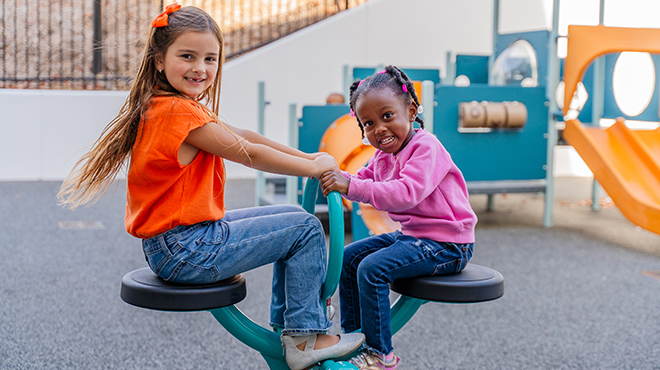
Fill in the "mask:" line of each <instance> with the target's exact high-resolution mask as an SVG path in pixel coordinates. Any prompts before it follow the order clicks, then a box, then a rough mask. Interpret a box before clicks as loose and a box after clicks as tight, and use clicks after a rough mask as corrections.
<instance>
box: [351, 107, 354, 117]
mask: <svg viewBox="0 0 660 370" xmlns="http://www.w3.org/2000/svg"><path fill="white" fill-rule="evenodd" d="M351 117H355V112H353V110H352V109H351Z"/></svg>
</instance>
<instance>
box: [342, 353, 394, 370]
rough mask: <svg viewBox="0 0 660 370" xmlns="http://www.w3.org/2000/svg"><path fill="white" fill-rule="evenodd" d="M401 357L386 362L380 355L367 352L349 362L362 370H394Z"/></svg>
mask: <svg viewBox="0 0 660 370" xmlns="http://www.w3.org/2000/svg"><path fill="white" fill-rule="evenodd" d="M399 360H400V359H399V357H398V356H394V358H393V359H392V360H390V361H387V360H385V359H384V358H383V357H382V356H381V355H379V354H378V353H376V352H374V351H371V350H367V351H364V352H362V353H360V354H359V355H357V356H355V357H353V358H352V359H350V360H349V361H348V362H350V363H351V364H353V365H355V366H357V368H358V369H360V370H394V369H396V368H397V365H398V364H399Z"/></svg>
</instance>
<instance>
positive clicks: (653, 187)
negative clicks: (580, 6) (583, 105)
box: [563, 25, 660, 234]
mask: <svg viewBox="0 0 660 370" xmlns="http://www.w3.org/2000/svg"><path fill="white" fill-rule="evenodd" d="M623 51H634V52H648V53H660V29H643V28H619V27H605V26H603V25H599V26H569V27H568V52H567V54H566V62H565V67H564V81H565V93H564V115H566V113H567V112H568V109H569V105H570V101H571V99H572V97H573V95H574V93H575V91H576V88H577V84H578V82H579V81H580V80H581V79H582V76H583V75H584V71H585V70H586V69H587V67H588V66H589V64H591V62H592V61H593V60H594V59H595V58H597V57H598V56H600V55H603V54H607V53H613V52H623ZM563 136H564V138H565V139H566V141H568V143H569V144H571V145H572V146H573V147H574V148H575V150H576V151H577V152H578V154H580V156H581V157H582V159H583V160H584V162H585V163H586V164H587V166H589V168H590V169H591V172H592V173H593V174H594V177H595V178H596V179H597V180H598V182H599V183H600V184H601V186H602V187H603V189H605V191H606V192H607V193H608V194H609V196H610V197H611V198H612V200H613V201H614V203H615V204H616V205H617V207H618V208H619V210H620V211H621V213H622V214H623V215H624V216H625V217H626V218H628V219H629V220H630V221H631V222H632V223H634V224H636V225H638V226H640V227H642V228H644V229H647V230H649V231H652V232H654V233H656V234H660V128H659V129H656V130H652V131H650V130H647V131H633V130H630V129H629V128H628V127H627V126H626V125H625V121H624V120H623V119H618V120H617V122H616V123H615V124H614V125H612V126H611V127H609V128H607V129H601V128H596V127H593V128H591V127H590V128H587V127H584V126H583V125H582V123H580V121H579V120H577V119H570V120H567V121H566V128H565V129H564V132H563Z"/></svg>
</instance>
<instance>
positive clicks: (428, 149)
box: [321, 66, 477, 369]
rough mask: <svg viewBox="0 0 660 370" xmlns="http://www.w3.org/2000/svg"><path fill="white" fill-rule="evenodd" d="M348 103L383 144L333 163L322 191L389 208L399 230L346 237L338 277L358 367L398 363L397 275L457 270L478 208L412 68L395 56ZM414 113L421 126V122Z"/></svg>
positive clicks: (365, 130)
mask: <svg viewBox="0 0 660 370" xmlns="http://www.w3.org/2000/svg"><path fill="white" fill-rule="evenodd" d="M350 92H351V95H350V107H351V112H352V114H354V115H355V117H356V118H357V121H358V123H359V125H360V129H361V130H362V135H363V138H364V137H365V136H366V139H367V140H368V141H369V143H370V144H371V145H373V146H374V147H375V148H376V153H375V154H374V156H373V158H372V159H371V160H370V161H369V164H368V165H367V166H366V167H363V168H361V169H360V170H359V171H358V172H357V174H356V175H351V174H349V173H348V172H336V171H332V172H326V173H324V174H323V176H321V182H322V189H323V193H324V194H326V195H327V194H328V193H329V192H331V191H333V190H336V191H338V192H340V193H341V194H342V195H343V196H344V197H345V198H347V199H349V200H352V201H357V202H361V203H368V204H371V205H372V206H374V208H376V209H379V210H382V211H386V212H387V213H388V215H389V216H390V218H391V219H392V220H394V221H398V222H399V223H400V224H401V231H394V232H391V233H387V234H381V235H376V236H372V237H369V238H366V239H362V240H359V241H356V242H353V243H352V244H350V245H348V246H347V247H346V249H345V252H344V264H343V268H342V275H341V280H340V285H339V297H340V309H341V326H342V329H343V330H344V331H345V332H347V333H349V332H353V331H355V330H358V329H362V332H363V333H364V334H365V336H366V344H367V346H366V347H367V348H366V349H365V351H363V352H362V353H361V354H360V355H358V356H357V357H355V358H353V359H351V363H353V364H354V365H356V366H357V367H358V368H359V369H376V368H380V369H396V367H397V364H398V362H399V357H397V356H395V355H394V349H393V347H392V333H391V330H390V301H389V285H388V284H389V283H391V282H392V281H394V280H396V279H399V278H408V277H414V276H423V275H442V274H453V273H457V272H459V271H461V270H463V269H464V268H465V266H466V265H467V263H468V261H469V260H470V258H471V257H472V249H473V245H474V227H475V224H476V223H477V217H476V215H475V214H474V212H473V211H472V208H471V207H470V203H469V202H468V192H467V186H466V184H465V179H464V178H463V175H462V173H461V171H460V170H459V169H458V167H456V165H455V164H454V162H453V161H452V159H451V156H450V155H449V153H448V152H447V150H445V148H444V147H443V146H442V144H441V143H440V141H438V139H437V138H436V137H435V136H434V135H433V134H431V133H429V132H427V131H424V130H423V128H424V122H423V121H422V119H421V118H420V117H418V116H417V114H418V113H420V112H419V108H420V105H419V99H418V98H417V95H416V93H415V89H414V87H413V84H412V82H411V81H410V80H409V79H408V76H407V75H406V74H405V73H404V72H403V71H401V70H400V69H399V68H397V67H395V66H388V67H386V68H385V70H384V71H381V72H379V73H377V74H375V75H373V76H370V77H368V78H366V79H364V80H362V81H356V82H355V83H353V85H352V86H351V89H350ZM415 121H417V122H418V123H419V124H420V126H421V127H422V129H415V128H414V127H413V124H414V122H415Z"/></svg>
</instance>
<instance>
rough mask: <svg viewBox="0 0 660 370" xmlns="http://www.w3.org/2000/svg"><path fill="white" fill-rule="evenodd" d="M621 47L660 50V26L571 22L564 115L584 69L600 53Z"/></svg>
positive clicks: (636, 49) (634, 49)
mask: <svg viewBox="0 0 660 370" xmlns="http://www.w3.org/2000/svg"><path fill="white" fill-rule="evenodd" d="M620 51H638V52H647V53H660V29H656V28H621V27H605V26H602V25H600V26H574V25H570V26H568V50H567V53H566V63H565V66H564V83H565V90H564V91H565V94H564V115H566V113H567V112H568V107H569V104H570V102H571V99H572V98H573V94H574V93H575V90H576V88H577V84H578V82H580V80H582V75H583V74H584V71H586V70H587V67H588V66H589V64H591V62H592V61H593V60H594V59H596V57H598V56H600V55H603V54H607V53H615V52H620Z"/></svg>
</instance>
